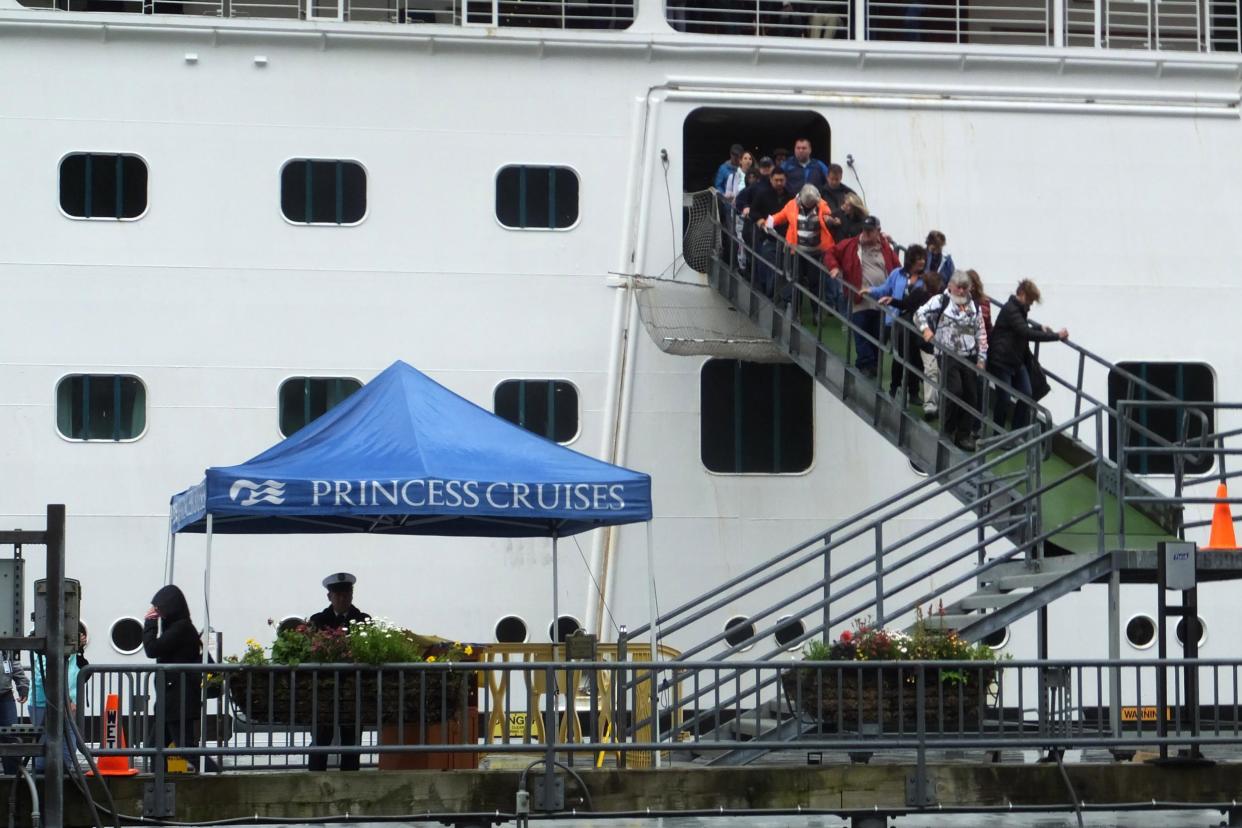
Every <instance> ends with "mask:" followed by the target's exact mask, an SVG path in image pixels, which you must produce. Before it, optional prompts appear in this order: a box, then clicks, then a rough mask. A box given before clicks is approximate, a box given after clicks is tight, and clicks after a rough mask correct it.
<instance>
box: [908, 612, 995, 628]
mask: <svg viewBox="0 0 1242 828" xmlns="http://www.w3.org/2000/svg"><path fill="white" fill-rule="evenodd" d="M982 617H983V616H982V615H979V614H977V613H962V614H956V613H955V614H952V615H950V614H949V613H945V614H944V615H936V616H933V617H932V618H929V619H927V620H926V621H924V622H922V623H924V624H926V625H927V627H928V628H929V629H933V630H940V629H943V630H945V631H946V632H947V631H948V630H960V629H961V628H962V627H965V626H966V625H967V624H973V623H975V622H976V621H978V620H979V619H980V618H982ZM915 626H917V625H915V624H911V625H910V626H909V627H907V628H906V632H913V631H914V628H915Z"/></svg>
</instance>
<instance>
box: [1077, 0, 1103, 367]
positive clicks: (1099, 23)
mask: <svg viewBox="0 0 1242 828" xmlns="http://www.w3.org/2000/svg"><path fill="white" fill-rule="evenodd" d="M1104 13H1105V12H1104V0H1095V3H1094V8H1093V9H1092V15H1091V38H1092V41H1091V45H1092V46H1094V47H1095V48H1096V49H1098V48H1100V47H1101V46H1103V45H1104ZM1079 359H1086V355H1085V354H1079ZM1078 386H1079V388H1080V389H1081V388H1082V383H1081V382H1080V383H1079V384H1078Z"/></svg>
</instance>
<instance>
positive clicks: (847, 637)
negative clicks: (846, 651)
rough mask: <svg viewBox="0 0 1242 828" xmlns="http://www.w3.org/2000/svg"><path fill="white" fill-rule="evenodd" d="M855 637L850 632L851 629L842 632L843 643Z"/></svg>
mask: <svg viewBox="0 0 1242 828" xmlns="http://www.w3.org/2000/svg"><path fill="white" fill-rule="evenodd" d="M853 638H854V636H853V635H851V634H850V631H849V630H846V631H845V632H843V633H841V643H842V644H845V643H848V642H849V641H850V640H851V639H853Z"/></svg>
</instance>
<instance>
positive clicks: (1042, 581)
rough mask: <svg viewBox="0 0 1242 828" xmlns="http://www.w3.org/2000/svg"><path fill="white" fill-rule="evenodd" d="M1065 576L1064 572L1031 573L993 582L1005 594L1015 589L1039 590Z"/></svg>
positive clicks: (1008, 576) (1006, 577)
mask: <svg viewBox="0 0 1242 828" xmlns="http://www.w3.org/2000/svg"><path fill="white" fill-rule="evenodd" d="M1080 563H1081V561H1080ZM1064 574H1065V573H1064V572H1030V573H1028V574H1026V575H1006V576H1005V577H1003V578H998V579H996V580H995V581H993V587H994V588H995V589H997V590H999V591H1003V592H1007V591H1010V590H1015V589H1039V588H1040V587H1042V586H1047V585H1048V584H1050V583H1052V582H1053V581H1055V580H1057V579H1058V578H1061V577H1062V576H1063V575H1064Z"/></svg>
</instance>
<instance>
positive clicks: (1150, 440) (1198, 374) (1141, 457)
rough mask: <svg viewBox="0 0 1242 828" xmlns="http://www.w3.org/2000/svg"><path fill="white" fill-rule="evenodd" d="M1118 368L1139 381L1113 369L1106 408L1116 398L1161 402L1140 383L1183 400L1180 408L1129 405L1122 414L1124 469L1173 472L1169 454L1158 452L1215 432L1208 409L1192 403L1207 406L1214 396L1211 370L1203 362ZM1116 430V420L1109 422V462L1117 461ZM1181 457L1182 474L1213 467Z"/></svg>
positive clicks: (1133, 364)
mask: <svg viewBox="0 0 1242 828" xmlns="http://www.w3.org/2000/svg"><path fill="white" fill-rule="evenodd" d="M1117 368H1118V369H1120V370H1121V371H1125V372H1128V373H1129V374H1131V375H1133V377H1135V378H1137V380H1138V381H1135V380H1133V379H1130V378H1129V377H1127V376H1125V375H1124V374H1122V373H1119V372H1118V371H1110V372H1109V374H1108V404H1109V406H1110V407H1112V408H1116V407H1117V403H1118V402H1119V401H1121V400H1135V401H1147V400H1160V399H1162V398H1161V396H1160V394H1159V393H1157V392H1155V391H1152V390H1151V389H1150V388H1147V387H1145V386H1144V383H1147V384H1148V385H1150V386H1153V387H1154V388H1157V389H1159V390H1160V391H1163V392H1165V393H1166V394H1168V395H1169V396H1171V397H1173V398H1175V399H1178V400H1185V401H1186V402H1187V405H1186V406H1184V407H1181V406H1173V407H1170V406H1160V407H1156V406H1143V405H1132V406H1128V407H1127V410H1126V421H1125V426H1126V441H1125V445H1126V467H1127V469H1128V470H1129V471H1131V472H1133V473H1134V474H1173V472H1174V456H1173V454H1171V453H1161V452H1159V451H1158V449H1159V448H1160V447H1162V446H1166V447H1167V446H1168V445H1170V444H1172V443H1176V442H1178V441H1179V440H1193V439H1194V438H1195V437H1199V436H1202V435H1203V434H1204V433H1205V432H1204V428H1205V427H1206V428H1207V432H1206V433H1209V434H1210V433H1211V432H1212V430H1213V429H1214V428H1215V425H1214V417H1213V411H1212V409H1211V407H1209V406H1196V405H1194V402H1212V401H1213V400H1214V399H1215V397H1216V378H1215V376H1214V375H1213V373H1212V368H1211V366H1210V365H1207V364H1206V363H1203V362H1120V363H1118V364H1117ZM1119 413H1120V412H1119ZM1117 426H1118V424H1117V418H1115V417H1112V418H1109V421H1108V456H1109V459H1111V460H1116V459H1117V455H1118V450H1117V446H1118V439H1119V436H1120V435H1119V434H1118V431H1119V429H1118V427H1117ZM1184 458H1185V461H1186V463H1185V465H1186V468H1185V471H1186V473H1187V474H1203V473H1204V472H1206V471H1208V470H1209V469H1211V468H1212V458H1211V457H1210V456H1193V455H1184Z"/></svg>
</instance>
